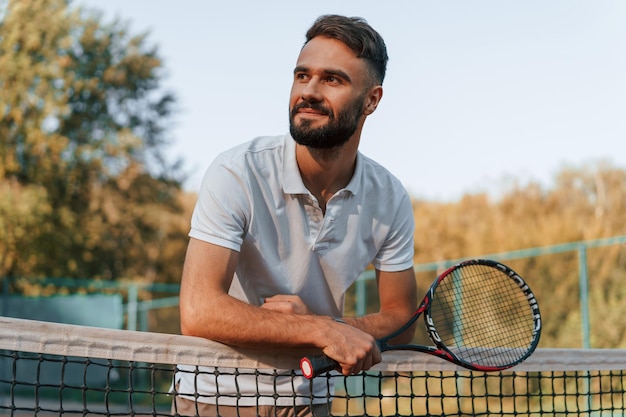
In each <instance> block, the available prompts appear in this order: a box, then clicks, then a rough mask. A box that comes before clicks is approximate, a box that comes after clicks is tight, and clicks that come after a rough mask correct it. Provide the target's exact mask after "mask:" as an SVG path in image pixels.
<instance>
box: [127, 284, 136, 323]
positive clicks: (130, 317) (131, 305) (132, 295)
mask: <svg viewBox="0 0 626 417" xmlns="http://www.w3.org/2000/svg"><path fill="white" fill-rule="evenodd" d="M137 294H138V290H137V285H135V284H132V285H130V286H129V287H128V306H127V309H126V311H127V313H126V330H133V331H134V330H137V307H138V306H137V297H138V295H137Z"/></svg>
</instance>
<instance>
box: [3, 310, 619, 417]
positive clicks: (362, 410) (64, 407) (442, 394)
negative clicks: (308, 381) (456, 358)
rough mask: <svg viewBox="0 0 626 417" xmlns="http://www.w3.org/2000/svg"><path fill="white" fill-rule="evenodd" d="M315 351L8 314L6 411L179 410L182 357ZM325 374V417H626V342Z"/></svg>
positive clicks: (392, 362) (272, 361)
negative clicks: (489, 369)
mask: <svg viewBox="0 0 626 417" xmlns="http://www.w3.org/2000/svg"><path fill="white" fill-rule="evenodd" d="M23 352H29V353H26V354H24V353H23ZM310 353H312V352H311V351H310V350H301V351H300V350H298V351H294V350H287V349H283V350H281V349H273V350H269V351H268V350H263V351H261V350H250V349H233V348H231V347H227V346H224V345H222V344H220V343H216V342H211V341H208V340H205V339H202V338H194V337H188V336H180V335H170V334H158V333H145V332H132V331H125V330H110V329H101V328H90V327H84V326H75V325H66V324H58V323H48V322H35V321H31V320H22V319H13V318H7V317H0V364H3V368H4V369H0V415H12V416H16V417H17V416H19V417H22V416H26V415H38V416H49V415H59V416H60V415H75V414H76V415H106V416H112V415H118V416H125V415H152V416H156V415H159V416H161V415H163V416H166V415H171V414H170V413H171V412H172V411H171V408H170V407H171V399H172V396H171V395H170V392H169V389H168V388H167V387H165V388H164V385H163V384H161V385H158V384H155V383H154V380H155V379H158V378H157V377H158V376H161V377H163V378H164V379H166V380H169V381H171V378H172V375H173V373H174V369H175V366H174V365H175V364H186V365H191V366H209V367H217V368H216V369H217V371H216V372H217V373H219V372H221V371H222V370H224V369H226V368H235V374H236V375H253V376H254V375H259V374H264V373H267V372H270V373H271V372H274V373H276V372H277V371H276V370H290V369H298V364H299V360H300V358H301V357H302V356H303V355H305V354H310ZM313 353H315V352H313ZM48 355H52V356H48ZM81 358H87V359H84V360H83V359H81ZM28 361H32V362H33V363H34V364H35V367H34V368H32V369H36V372H31V373H33V375H28V376H27V377H26V378H25V377H23V373H22V376H20V373H19V372H16V371H19V369H20V366H22V365H23V364H24V363H26V362H28ZM49 362H52V363H49ZM126 362H127V363H126ZM7 363H8V365H7V366H4V364H7ZM48 365H49V366H57V365H59V366H60V367H61V368H62V369H67V370H69V369H70V368H71V367H76V368H77V369H79V370H82V371H80V372H82V375H81V376H80V378H79V380H78V382H70V381H69V379H68V380H67V381H61V382H59V381H57V382H55V381H54V380H50V376H49V375H46V374H47V371H46V369H49V368H48V367H47V366H48ZM94 367H97V368H102V369H104V372H105V373H106V375H107V382H106V384H105V386H100V385H98V384H95V385H92V384H91V382H90V381H89V376H90V372H91V370H92V368H94ZM259 370H261V371H260V372H259ZM11 371H12V373H13V375H10V376H6V377H5V376H4V375H7V374H11ZM217 373H216V375H217ZM283 373H284V371H281V375H282V374H283ZM16 374H17V376H16ZM35 374H36V375H35ZM117 374H124V378H119V376H118V377H117V378H116V379H117V380H120V379H121V380H123V382H124V383H125V385H122V386H121V387H118V386H115V384H112V383H110V382H109V381H108V378H109V376H113V375H117ZM288 375H289V373H288ZM291 375H292V376H293V372H291ZM64 378H65V377H64ZM163 378H162V379H163ZM322 378H325V379H326V380H327V381H328V387H329V389H328V391H327V393H326V394H325V395H326V396H327V398H326V400H327V401H328V402H329V403H330V400H331V399H332V410H331V406H329V408H328V413H326V414H325V415H450V414H455V415H503V416H504V415H515V416H522V415H527V416H531V415H532V416H539V415H585V416H592V415H593V416H596V415H597V416H604V415H624V413H625V406H624V404H625V402H626V401H625V395H626V388H625V387H626V350H624V349H585V350H579V349H538V350H536V351H535V353H534V354H533V356H531V357H530V358H529V359H528V360H527V361H526V362H524V363H522V364H520V365H518V366H516V367H515V368H513V369H512V370H511V371H506V372H498V373H480V372H470V371H467V370H465V369H464V368H460V367H457V366H455V365H453V364H450V363H448V362H446V361H443V360H441V359H439V358H435V357H432V356H430V355H427V354H421V353H412V352H386V353H385V354H383V362H381V363H380V364H378V365H376V366H375V367H374V368H373V369H372V371H370V372H368V373H365V374H362V375H360V376H357V377H348V378H346V377H343V376H338V375H336V374H328V375H326V376H324V377H322ZM138 381H142V382H138ZM118 382H119V381H118ZM168 386H169V385H168ZM331 386H336V387H337V389H336V390H333V389H331V388H330V387H331ZM20 388H21V391H20ZM50 392H52V393H53V395H51V396H50V395H44V394H46V393H48V394H49V393H50ZM72 393H77V395H74V396H71V395H69V394H72ZM331 396H332V398H331ZM294 397H295V395H294ZM68 398H69V399H68ZM77 398H78V399H77ZM120 398H121V401H119V399H120ZM316 398H317V399H318V400H319V398H320V397H316ZM116 399H117V400H116ZM322 399H323V398H322ZM312 400H313V397H311V401H312ZM218 401H219V399H218ZM253 413H254V412H253Z"/></svg>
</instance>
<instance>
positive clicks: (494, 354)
mask: <svg viewBox="0 0 626 417" xmlns="http://www.w3.org/2000/svg"><path fill="white" fill-rule="evenodd" d="M435 294H436V295H435V296H434V297H433V299H432V300H431V307H430V317H431V319H432V321H433V325H434V327H435V329H437V330H436V331H437V333H438V336H439V337H440V339H441V341H442V342H443V344H444V345H446V346H447V347H448V348H449V350H450V351H451V352H452V353H454V354H455V355H456V356H457V357H458V358H460V359H461V360H463V361H466V362H470V363H473V364H478V365H482V366H505V365H507V364H509V363H514V362H516V361H517V360H519V359H520V358H521V357H522V356H523V355H525V354H526V352H527V351H528V349H529V347H530V345H531V344H532V343H533V339H534V327H535V324H534V318H533V313H532V309H531V306H530V304H529V301H528V298H527V297H526V294H525V293H524V292H523V290H522V289H521V288H520V286H519V284H518V283H517V282H516V281H515V280H514V279H512V278H511V277H509V276H508V275H506V274H505V273H504V272H503V271H501V270H499V269H496V268H493V267H491V266H487V265H481V264H478V265H466V266H463V267H461V268H458V269H456V270H453V271H452V273H451V274H450V275H449V276H447V277H445V278H444V279H443V280H442V281H441V282H440V283H439V285H438V287H437V289H436V292H435Z"/></svg>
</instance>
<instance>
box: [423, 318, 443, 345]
mask: <svg viewBox="0 0 626 417" xmlns="http://www.w3.org/2000/svg"><path fill="white" fill-rule="evenodd" d="M425 319H426V330H428V334H429V335H430V338H431V339H432V340H433V342H435V344H439V343H441V342H442V341H441V336H439V333H437V329H436V328H435V323H433V319H432V317H430V316H429V315H426V316H425Z"/></svg>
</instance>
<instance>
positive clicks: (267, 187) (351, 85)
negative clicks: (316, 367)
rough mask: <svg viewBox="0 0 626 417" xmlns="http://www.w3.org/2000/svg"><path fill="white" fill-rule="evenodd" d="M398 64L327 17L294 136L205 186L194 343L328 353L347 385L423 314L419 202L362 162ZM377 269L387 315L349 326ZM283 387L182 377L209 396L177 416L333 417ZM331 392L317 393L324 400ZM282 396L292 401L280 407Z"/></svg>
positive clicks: (199, 218)
mask: <svg viewBox="0 0 626 417" xmlns="http://www.w3.org/2000/svg"><path fill="white" fill-rule="evenodd" d="M387 59H388V58H387V51H386V47H385V43H384V41H383V39H382V38H381V37H380V35H379V34H378V33H377V32H376V31H375V30H374V29H372V28H371V27H370V26H369V25H368V24H367V23H366V22H365V21H364V20H363V19H360V18H347V17H343V16H335V15H331V16H322V17H320V18H319V19H318V20H317V21H316V22H315V23H314V25H313V26H312V27H311V28H310V29H309V31H308V32H307V35H306V42H305V44H304V46H303V48H302V50H301V51H300V54H299V56H298V59H297V63H296V66H295V69H294V77H293V85H292V88H291V96H290V103H289V110H290V112H289V120H290V134H288V135H283V136H278V137H261V138H257V139H254V140H253V141H251V142H248V143H246V144H243V145H240V146H237V147H236V148H234V149H232V150H230V151H227V152H225V153H223V154H222V155H220V156H219V157H218V158H217V159H216V160H215V161H214V162H213V163H212V164H211V166H210V167H209V169H208V171H207V173H206V175H205V177H204V180H203V183H202V186H201V190H200V193H199V196H198V202H197V205H196V208H195V210H194V214H193V218H192V222H191V232H190V237H191V239H190V242H189V247H188V250H187V256H186V259H185V266H184V272H183V278H182V285H181V294H180V313H181V328H182V332H183V334H187V335H193V336H200V337H204V338H208V339H211V340H216V341H219V342H222V343H225V344H229V345H233V346H238V347H256V348H258V347H265V348H267V349H271V348H273V347H285V346H287V347H289V346H291V347H294V348H295V347H317V348H319V349H320V350H321V351H323V353H325V354H326V355H328V356H329V357H331V358H333V359H335V360H336V361H337V362H338V363H339V364H340V369H339V371H340V372H341V373H343V374H344V375H351V374H356V373H358V372H360V371H362V370H367V369H369V368H370V367H371V366H373V365H375V364H376V363H378V362H380V360H381V353H380V351H379V350H378V348H377V346H376V343H375V339H376V338H379V337H382V336H384V335H386V334H389V333H391V332H392V331H393V330H396V329H397V328H399V327H400V326H401V325H402V324H403V323H404V322H406V321H407V320H408V318H409V316H410V315H411V314H412V313H413V311H414V310H415V308H416V305H415V303H416V294H415V292H416V289H415V275H414V272H413V229H414V221H413V212H412V206H411V202H410V198H409V196H408V194H407V193H406V191H405V190H404V188H403V187H402V186H401V184H400V182H399V181H398V180H397V179H396V178H394V177H393V176H392V175H391V174H390V173H389V172H388V171H387V170H385V169H384V168H383V167H381V166H380V165H378V164H376V163H375V162H373V161H372V160H370V159H368V158H367V157H365V156H364V155H362V154H360V153H359V152H358V146H359V141H360V137H361V131H362V128H363V124H364V122H365V119H366V118H367V116H369V115H370V114H372V113H373V112H374V111H375V110H376V108H377V106H378V104H379V102H380V100H381V98H382V95H383V89H382V82H383V79H384V76H385V71H386V64H387ZM370 264H372V265H373V266H374V267H375V269H376V276H377V281H378V286H379V295H380V310H379V312H377V313H375V314H370V315H366V316H364V317H359V318H347V317H343V318H342V317H341V316H342V312H343V302H344V294H345V291H346V290H347V288H348V287H349V286H350V285H351V284H352V283H354V281H355V280H356V279H357V278H358V277H359V275H360V274H361V273H362V272H363V271H364V270H365V269H366V268H367V266H368V265H370ZM339 318H342V320H337V319H339ZM342 321H343V322H342ZM183 369H184V368H183ZM217 378H219V380H218V381H217V382H216V379H217ZM250 378H253V379H252V380H250ZM286 378H287V379H286V381H282V380H281V379H280V376H278V377H277V376H266V377H263V376H261V377H258V376H251V377H248V379H246V377H244V376H242V375H240V376H237V377H234V376H233V377H231V378H230V379H229V378H228V377H226V376H224V375H221V374H220V375H219V376H218V377H216V375H215V374H214V373H211V372H208V373H207V374H201V375H196V374H195V373H194V372H193V371H189V372H180V373H179V374H178V375H177V382H178V387H179V391H178V392H180V393H185V392H187V393H189V392H194V390H195V389H196V387H197V389H198V391H200V392H201V395H200V397H198V398H197V401H196V404H194V401H191V400H193V399H194V398H193V397H190V396H189V397H187V398H188V400H185V399H184V398H183V399H178V400H177V403H176V404H175V406H176V407H178V412H179V413H181V414H185V412H190V413H191V414H195V412H196V406H197V407H198V410H199V414H200V415H203V413H207V415H208V414H210V413H213V414H217V413H218V412H219V414H220V415H230V414H229V413H232V414H233V415H257V414H259V413H261V412H260V411H259V410H261V409H262V408H264V409H271V410H272V411H271V415H274V413H275V412H276V414H277V415H307V414H306V413H313V414H314V415H319V414H320V413H327V404H326V400H325V399H324V398H323V396H320V397H321V398H317V399H314V400H313V401H311V398H312V396H311V395H310V390H311V387H310V385H309V381H306V380H304V379H303V378H302V377H296V378H295V379H294V380H293V381H292V378H291V377H286ZM216 384H219V387H218V386H216ZM326 384H327V382H326V381H324V380H321V379H320V380H319V381H315V380H314V381H313V384H312V387H313V388H312V389H313V393H319V392H322V393H323V392H326V391H325V390H327V388H326ZM274 389H276V390H277V391H284V393H285V394H286V397H285V398H280V397H279V398H278V399H275V398H273V397H272V396H271V395H272V394H273V393H274ZM294 389H295V390H296V392H297V393H298V397H296V398H295V399H294V397H293V391H294ZM217 390H219V392H220V394H222V396H221V397H218V398H217V399H216V397H215V392H217ZM229 390H230V391H229ZM237 393H239V398H238V397H237V396H236V394H237ZM257 393H258V395H257ZM307 393H308V394H307ZM224 394H226V395H224ZM229 394H230V395H232V396H231V397H228V395H229ZM279 394H280V392H279ZM318 401H319V402H321V403H322V405H321V406H318V405H316V403H317V402H318ZM294 402H296V403H297V404H295V406H294ZM209 403H212V404H209ZM215 403H217V405H216V404H215ZM311 403H313V405H312V404H311ZM186 407H189V408H186ZM216 407H218V408H216ZM282 407H284V409H283V408H282ZM185 410H187V411H185ZM203 410H204V411H203ZM277 410H278V411H277ZM283 412H284V414H281V413H283ZM237 413H238V414H237ZM246 413H248V414H246ZM294 413H297V414H294ZM300 413H305V414H300Z"/></svg>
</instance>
